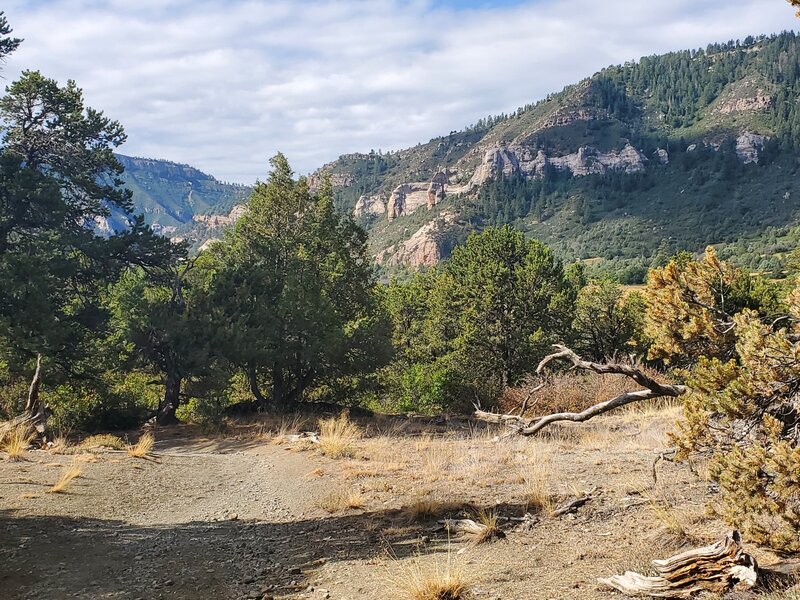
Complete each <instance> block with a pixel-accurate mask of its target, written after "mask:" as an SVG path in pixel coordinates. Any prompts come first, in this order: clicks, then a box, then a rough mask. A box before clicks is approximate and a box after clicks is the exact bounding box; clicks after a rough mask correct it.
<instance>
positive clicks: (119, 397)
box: [42, 371, 159, 432]
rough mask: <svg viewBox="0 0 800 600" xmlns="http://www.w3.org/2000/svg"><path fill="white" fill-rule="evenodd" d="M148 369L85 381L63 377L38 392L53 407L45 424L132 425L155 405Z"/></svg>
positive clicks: (76, 427)
mask: <svg viewBox="0 0 800 600" xmlns="http://www.w3.org/2000/svg"><path fill="white" fill-rule="evenodd" d="M151 379H152V376H151V375H150V374H148V373H142V372H137V371H131V372H128V373H124V374H114V373H111V372H109V373H105V374H103V376H102V378H99V379H95V380H92V381H88V382H80V381H75V380H72V381H67V382H65V383H63V384H60V385H56V386H49V387H48V388H47V389H45V390H44V391H43V393H42V395H43V398H44V400H45V401H46V402H47V405H48V407H49V408H50V409H51V410H52V411H53V415H52V417H51V421H50V423H49V426H50V427H51V428H52V429H53V430H55V431H86V432H93V431H109V430H120V429H122V430H125V429H135V428H136V427H139V426H140V425H141V424H142V423H144V422H145V421H146V420H147V419H148V418H149V417H150V416H151V415H152V414H153V411H154V410H155V408H156V406H157V405H158V398H159V390H158V388H157V387H155V386H153V385H151V384H150V382H151Z"/></svg>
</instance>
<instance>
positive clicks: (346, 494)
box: [316, 490, 365, 514]
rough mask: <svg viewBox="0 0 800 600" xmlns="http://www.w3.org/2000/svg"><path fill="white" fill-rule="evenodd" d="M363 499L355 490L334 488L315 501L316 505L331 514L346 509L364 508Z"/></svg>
mask: <svg viewBox="0 0 800 600" xmlns="http://www.w3.org/2000/svg"><path fill="white" fill-rule="evenodd" d="M364 503H365V499H364V496H363V495H362V494H361V492H359V491H357V490H347V491H344V490H336V491H334V492H331V493H330V494H328V495H327V496H323V497H322V498H319V499H318V500H317V501H316V505H317V506H318V507H319V508H321V509H322V510H324V511H325V512H327V513H330V514H333V513H337V512H342V511H343V510H347V509H356V508H364Z"/></svg>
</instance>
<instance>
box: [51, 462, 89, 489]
mask: <svg viewBox="0 0 800 600" xmlns="http://www.w3.org/2000/svg"><path fill="white" fill-rule="evenodd" d="M82 472H83V470H82V469H81V468H80V467H79V466H78V465H74V464H73V465H70V466H69V467H67V469H66V470H65V471H64V472H63V473H62V474H61V477H60V478H59V480H58V481H57V482H56V483H55V484H54V485H53V487H51V488H50V489H49V490H47V491H48V493H50V494H63V493H65V492H66V491H67V487H69V485H70V484H71V483H72V481H73V480H75V479H77V478H78V477H80V476H81V473H82Z"/></svg>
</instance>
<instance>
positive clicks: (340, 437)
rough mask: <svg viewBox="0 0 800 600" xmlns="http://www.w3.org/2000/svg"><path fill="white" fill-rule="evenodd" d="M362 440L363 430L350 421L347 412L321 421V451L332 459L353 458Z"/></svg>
mask: <svg viewBox="0 0 800 600" xmlns="http://www.w3.org/2000/svg"><path fill="white" fill-rule="evenodd" d="M360 438H361V428H360V427H359V426H358V425H356V424H355V423H353V422H352V421H351V420H350V416H349V415H348V414H347V412H343V413H341V414H340V415H339V416H338V417H331V418H329V419H320V421H319V449H320V451H321V452H322V453H323V454H324V455H325V456H328V457H330V458H344V457H352V456H354V455H355V453H356V449H357V446H356V443H357V442H358V440H359V439H360Z"/></svg>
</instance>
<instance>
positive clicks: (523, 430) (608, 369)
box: [474, 344, 686, 435]
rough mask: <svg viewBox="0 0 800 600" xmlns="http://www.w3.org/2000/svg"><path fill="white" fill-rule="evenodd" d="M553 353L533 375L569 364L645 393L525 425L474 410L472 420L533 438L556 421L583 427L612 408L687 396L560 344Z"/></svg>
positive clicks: (681, 388)
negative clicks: (627, 381) (626, 381)
mask: <svg viewBox="0 0 800 600" xmlns="http://www.w3.org/2000/svg"><path fill="white" fill-rule="evenodd" d="M554 348H555V349H556V352H554V353H553V354H550V355H549V356H546V357H545V358H544V359H543V360H542V362H540V363H539V366H538V367H536V373H537V374H539V375H541V373H542V371H543V370H544V368H545V367H546V366H547V365H548V364H549V363H551V362H552V361H554V360H568V361H570V362H571V363H572V368H573V369H583V370H587V371H593V372H595V373H599V374H601V375H604V374H618V375H625V376H626V377H630V378H631V379H633V380H634V381H635V382H636V383H638V384H639V385H641V386H642V387H644V388H647V389H644V390H640V391H637V392H628V393H625V394H622V395H620V396H617V397H616V398H612V399H611V400H606V401H604V402H600V403H598V404H595V405H594V406H590V407H589V408H587V409H586V410H584V411H581V412H578V413H572V412H562V413H554V414H550V415H546V416H543V417H540V418H538V419H534V420H531V421H526V420H525V419H523V418H522V417H521V416H517V415H502V414H496V413H488V412H486V411H482V410H479V409H477V407H476V410H475V413H474V417H475V418H476V419H480V420H482V421H488V422H489V423H501V424H506V425H508V426H509V427H511V428H512V429H514V430H516V432H517V433H520V434H522V435H534V434H536V433H538V432H539V431H541V430H542V429H544V428H545V427H547V426H548V425H550V424H552V423H556V422H558V421H572V422H575V423H582V422H584V421H588V420H589V419H591V418H593V417H596V416H597V415H601V414H603V413H607V412H609V411H611V410H614V409H615V408H619V407H621V406H625V405H626V404H632V403H634V402H641V401H642V400H650V399H653V398H662V397H672V398H677V397H678V396H681V395H683V394H685V393H686V387H685V386H682V385H670V384H662V383H659V382H658V381H656V380H655V379H653V378H652V377H649V376H648V375H646V374H645V373H643V372H642V371H641V370H639V369H637V368H635V367H632V366H630V365H625V364H619V363H607V364H601V363H594V362H589V361H586V360H583V359H581V358H580V357H579V356H578V355H577V354H575V352H573V351H572V350H570V349H569V348H567V347H566V346H563V345H561V344H556V345H555V346H554Z"/></svg>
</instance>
